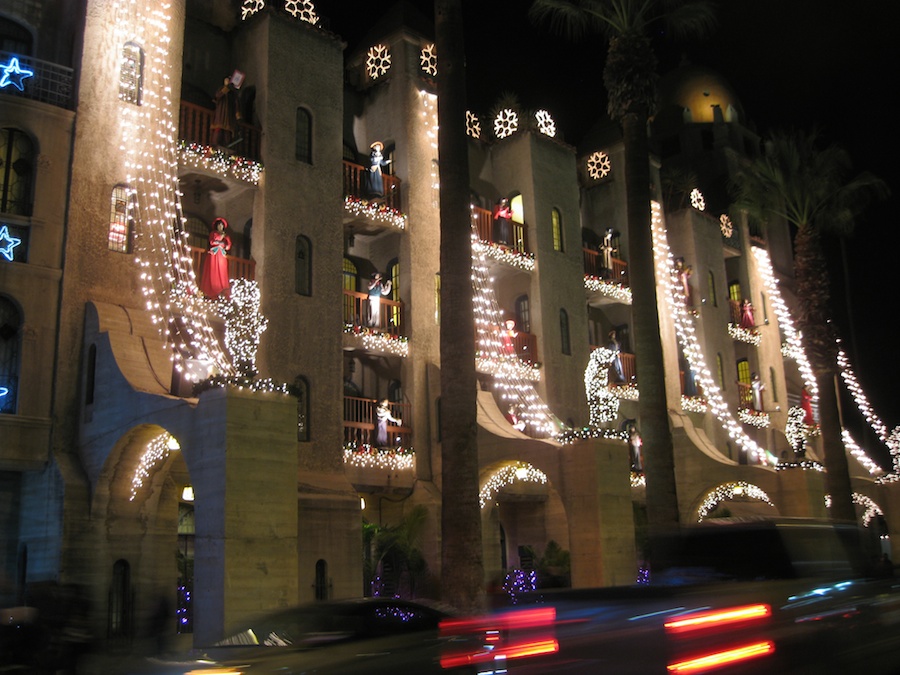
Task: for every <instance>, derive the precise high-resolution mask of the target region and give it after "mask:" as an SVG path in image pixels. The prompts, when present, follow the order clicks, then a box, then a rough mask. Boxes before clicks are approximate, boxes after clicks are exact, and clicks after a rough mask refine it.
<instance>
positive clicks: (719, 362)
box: [716, 352, 725, 391]
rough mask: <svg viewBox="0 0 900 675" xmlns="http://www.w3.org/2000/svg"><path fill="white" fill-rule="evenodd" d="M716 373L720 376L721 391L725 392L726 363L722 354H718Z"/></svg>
mask: <svg viewBox="0 0 900 675" xmlns="http://www.w3.org/2000/svg"><path fill="white" fill-rule="evenodd" d="M716 372H718V374H719V389H721V390H722V391H725V363H724V361H722V353H721V352H719V353H717V354H716Z"/></svg>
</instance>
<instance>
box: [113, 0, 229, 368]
mask: <svg viewBox="0 0 900 675" xmlns="http://www.w3.org/2000/svg"><path fill="white" fill-rule="evenodd" d="M170 10H171V3H169V2H160V3H136V2H124V1H117V2H116V3H115V4H114V11H115V14H114V16H115V21H114V25H115V27H116V29H115V30H116V32H115V39H114V43H115V44H116V45H125V44H127V43H129V42H131V43H134V44H139V45H143V51H144V55H145V56H144V62H143V68H142V78H141V92H140V95H141V98H140V105H135V104H134V102H133V101H132V100H131V96H130V93H131V92H132V88H131V86H130V85H129V83H127V82H126V83H125V85H127V86H120V88H119V96H120V98H121V99H122V102H121V103H120V105H119V123H120V129H121V137H120V146H119V149H120V151H121V153H122V155H123V157H124V165H125V169H126V182H127V184H128V185H129V186H131V187H130V192H129V195H128V199H127V200H126V201H127V207H126V208H127V209H128V217H129V218H131V219H133V221H134V222H135V224H136V247H135V248H136V251H137V255H136V256H135V260H136V262H137V263H138V265H139V266H140V282H141V286H142V291H143V295H144V302H145V308H146V310H147V311H148V313H149V315H150V318H151V320H152V322H153V324H154V325H155V326H156V328H157V330H158V331H159V333H160V336H161V337H162V339H163V341H164V344H165V346H166V348H167V349H170V353H171V358H172V361H173V363H174V367H175V370H176V371H177V372H179V373H182V372H183V371H184V365H185V361H186V360H187V359H193V360H199V361H206V362H209V363H211V364H213V366H214V367H215V369H217V370H218V371H220V372H222V373H225V374H232V373H233V369H232V366H231V364H230V363H229V361H228V359H227V358H226V356H225V354H224V353H223V352H222V349H221V347H220V345H219V343H218V340H217V338H216V335H215V333H214V331H213V329H212V327H211V326H210V323H209V320H208V316H207V314H208V309H207V308H206V307H205V306H204V305H203V304H202V303H199V302H198V301H196V300H191V299H185V296H186V295H191V296H194V297H196V296H197V295H198V291H197V280H196V277H195V275H194V269H193V263H192V259H191V255H190V253H189V250H188V248H187V232H186V231H185V230H184V228H183V223H184V222H185V219H184V215H183V210H182V208H181V194H180V192H179V191H178V176H177V167H178V152H177V147H178V144H177V140H176V139H177V137H178V134H177V126H176V124H175V121H174V119H173V115H172V109H173V107H174V106H173V103H172V99H171V90H172V88H171V82H170V72H169V66H168V65H167V61H168V58H169V52H170V45H169V43H170V41H171V38H170V35H169V34H170V32H171V27H170V22H171V16H170V15H169V11H170ZM123 58H128V57H127V56H126V55H123ZM124 65H125V64H123V66H124ZM120 72H122V73H126V72H130V71H129V70H128V69H127V68H125V67H122V68H121V69H120ZM173 224H178V226H177V227H174V228H173Z"/></svg>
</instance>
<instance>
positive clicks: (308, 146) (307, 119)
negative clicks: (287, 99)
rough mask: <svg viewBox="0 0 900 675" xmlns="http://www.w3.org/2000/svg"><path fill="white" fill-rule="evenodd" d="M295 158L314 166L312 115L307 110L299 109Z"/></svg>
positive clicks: (295, 138)
mask: <svg viewBox="0 0 900 675" xmlns="http://www.w3.org/2000/svg"><path fill="white" fill-rule="evenodd" d="M296 124H297V128H296V132H295V136H294V157H296V158H297V160H298V161H300V162H306V163H307V164H312V115H310V113H309V110H307V109H306V108H297V117H296Z"/></svg>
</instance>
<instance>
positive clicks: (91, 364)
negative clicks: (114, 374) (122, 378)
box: [84, 345, 97, 405]
mask: <svg viewBox="0 0 900 675" xmlns="http://www.w3.org/2000/svg"><path fill="white" fill-rule="evenodd" d="M87 361H88V362H87V374H86V377H87V381H86V382H85V384H84V404H85V405H93V404H94V390H95V388H96V385H97V345H91V346H90V347H89V348H88V359H87Z"/></svg>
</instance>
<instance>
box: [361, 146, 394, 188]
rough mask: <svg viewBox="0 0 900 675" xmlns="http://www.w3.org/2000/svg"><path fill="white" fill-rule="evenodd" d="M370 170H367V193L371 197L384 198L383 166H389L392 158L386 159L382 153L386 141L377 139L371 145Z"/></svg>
mask: <svg viewBox="0 0 900 675" xmlns="http://www.w3.org/2000/svg"><path fill="white" fill-rule="evenodd" d="M369 147H370V148H371V150H372V152H370V153H369V170H368V172H366V186H365V187H366V195H367V196H368V197H369V199H376V200H377V199H384V178H383V177H382V174H381V167H383V166H387V165H388V164H390V163H391V160H389V159H385V158H384V155H382V154H381V153H382V152H383V151H384V143H382V142H381V141H375V142H374V143H372V145H370V146H369Z"/></svg>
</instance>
